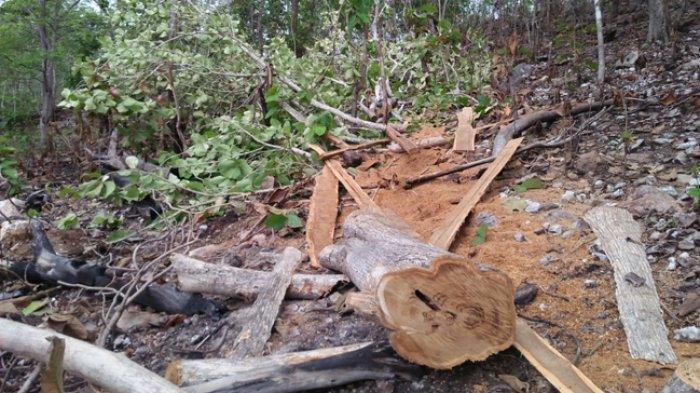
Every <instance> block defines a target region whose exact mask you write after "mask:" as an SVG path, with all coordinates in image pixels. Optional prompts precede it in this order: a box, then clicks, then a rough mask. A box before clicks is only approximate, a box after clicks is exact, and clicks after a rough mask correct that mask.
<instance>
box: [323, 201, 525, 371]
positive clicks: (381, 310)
mask: <svg viewBox="0 0 700 393" xmlns="http://www.w3.org/2000/svg"><path fill="white" fill-rule="evenodd" d="M320 262H321V264H322V265H323V266H324V267H327V268H329V269H333V270H336V271H341V272H344V273H345V274H346V275H347V276H348V277H349V278H350V280H351V281H352V282H353V283H354V284H355V286H357V287H358V288H359V289H360V290H361V291H362V292H363V293H364V294H368V295H372V296H374V297H375V298H376V304H377V308H378V311H377V314H378V317H379V321H380V323H381V324H382V325H383V326H385V327H387V328H389V329H391V330H392V333H391V335H390V342H391V346H392V347H393V348H394V350H396V352H397V353H398V354H399V355H401V356H402V357H403V358H405V359H408V360H410V361H412V362H415V363H418V364H422V365H426V366H429V367H433V368H438V369H449V368H452V367H454V366H456V365H458V364H461V363H463V362H464V361H467V360H483V359H486V358H487V357H488V356H489V355H491V354H493V353H496V352H499V351H502V350H504V349H506V348H508V347H509V346H510V345H512V343H513V337H514V334H515V305H514V303H513V293H514V291H513V286H512V283H511V281H510V279H509V278H508V277H507V276H506V275H505V274H503V273H500V272H497V271H493V270H486V271H481V270H479V269H477V268H476V267H475V266H474V265H473V264H471V263H469V262H468V261H467V260H466V259H465V258H463V257H461V256H459V255H456V254H452V253H450V252H448V251H445V250H443V249H440V248H437V247H434V246H431V245H430V244H427V243H425V242H424V241H423V240H422V239H421V238H420V236H419V235H418V234H416V233H414V232H413V231H411V229H410V228H409V227H408V225H407V224H406V223H405V222H403V221H402V220H401V219H399V218H398V217H393V216H388V215H385V214H382V213H381V212H377V211H375V210H358V211H355V212H353V213H351V214H350V215H349V216H348V217H347V218H346V220H345V223H344V225H343V241H342V243H340V244H335V245H331V246H328V247H326V248H325V249H324V250H323V251H322V252H321V258H320Z"/></svg>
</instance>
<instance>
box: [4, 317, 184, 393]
mask: <svg viewBox="0 0 700 393" xmlns="http://www.w3.org/2000/svg"><path fill="white" fill-rule="evenodd" d="M54 336H55V337H59V338H61V339H62V340H64V341H65V352H64V357H63V367H64V370H65V371H67V372H69V373H71V374H73V375H77V376H79V377H81V378H83V379H85V380H86V381H88V382H89V383H91V384H94V385H96V386H99V387H101V388H102V389H104V390H106V391H108V392H113V393H132V392H143V393H167V392H172V393H175V392H180V391H181V390H180V389H179V388H177V387H176V386H175V385H173V384H171V383H170V382H168V381H167V380H165V379H164V378H162V377H160V376H158V375H156V374H154V373H152V372H150V371H148V370H146V369H145V368H143V367H141V366H139V365H138V364H136V363H134V362H132V361H131V360H129V359H127V358H126V357H125V356H124V355H122V354H118V353H114V352H110V351H107V350H104V349H102V348H98V347H96V346H94V345H92V344H88V343H86V342H84V341H80V340H77V339H74V338H72V337H68V336H65V335H63V334H59V333H56V332H54V331H51V330H44V329H39V328H35V327H33V326H29V325H25V324H22V323H19V322H14V321H11V320H9V319H4V318H0V349H1V350H3V351H9V352H12V353H14V354H15V355H17V356H21V357H27V358H31V359H34V360H37V361H40V362H43V363H47V362H48V361H49V356H50V353H51V348H50V347H51V341H49V340H48V339H49V338H51V337H54ZM18 338H21V339H18Z"/></svg>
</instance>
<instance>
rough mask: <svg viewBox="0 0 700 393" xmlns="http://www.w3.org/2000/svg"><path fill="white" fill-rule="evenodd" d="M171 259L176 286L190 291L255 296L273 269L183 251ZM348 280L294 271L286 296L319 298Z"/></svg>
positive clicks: (288, 297)
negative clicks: (212, 260) (217, 261)
mask: <svg viewBox="0 0 700 393" xmlns="http://www.w3.org/2000/svg"><path fill="white" fill-rule="evenodd" d="M170 261H171V262H172V264H173V267H174V269H175V273H176V274H177V281H178V286H179V287H180V289H182V290H183V291H185V292H191V293H206V294H210V295H222V296H234V297H254V296H256V295H257V294H258V293H259V292H260V290H261V289H262V288H264V287H265V286H266V285H268V284H269V283H270V280H271V279H272V277H273V276H274V273H272V272H264V271H260V270H251V269H241V268H237V267H233V266H227V265H218V264H213V263H207V262H203V261H200V260H199V259H194V258H190V257H187V256H184V255H182V254H173V255H172V256H171V257H170ZM347 281H348V278H347V277H345V276H344V275H342V274H294V275H292V281H291V283H290V284H289V288H288V289H287V294H286V298H287V299H320V298H322V297H324V296H326V295H327V294H329V293H330V292H331V291H332V290H333V288H335V287H336V286H338V285H339V284H341V283H343V282H347Z"/></svg>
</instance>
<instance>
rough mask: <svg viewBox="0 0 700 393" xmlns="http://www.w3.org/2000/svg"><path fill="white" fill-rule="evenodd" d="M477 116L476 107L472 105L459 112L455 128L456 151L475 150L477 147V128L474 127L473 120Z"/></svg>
mask: <svg viewBox="0 0 700 393" xmlns="http://www.w3.org/2000/svg"><path fill="white" fill-rule="evenodd" d="M474 118H476V114H475V113H474V109H472V108H471V107H467V108H462V110H461V111H459V112H458V113H457V122H458V123H457V129H456V130H455V140H454V144H453V145H452V150H454V151H456V152H463V151H474V150H475V149H476V147H475V146H474V145H475V142H474V140H475V139H476V130H474V127H472V122H473V121H474Z"/></svg>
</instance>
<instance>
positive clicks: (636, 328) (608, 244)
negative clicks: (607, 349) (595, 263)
mask: <svg viewBox="0 0 700 393" xmlns="http://www.w3.org/2000/svg"><path fill="white" fill-rule="evenodd" d="M584 219H585V220H586V222H587V223H588V225H590V226H591V229H593V232H594V233H595V234H596V236H597V237H598V239H599V240H600V242H601V246H602V248H603V250H605V254H606V255H607V256H608V258H609V260H610V264H611V265H612V267H613V270H614V273H615V274H614V276H615V284H616V288H615V296H616V298H617V308H618V310H619V311H620V320H621V321H622V326H623V327H624V328H625V334H626V335H627V345H628V347H629V351H630V354H631V355H632V357H633V358H634V359H644V360H650V361H654V362H658V363H661V364H669V363H675V362H676V361H677V358H676V355H675V354H674V353H673V348H672V347H671V343H670V342H669V341H668V329H667V328H666V325H665V324H664V319H663V314H662V312H661V303H660V302H659V295H658V294H657V293H656V285H655V283H654V277H653V276H652V273H651V268H650V267H649V262H648V261H647V258H646V252H645V250H644V245H643V243H642V229H641V226H640V225H639V223H637V222H636V221H634V218H633V217H632V214H630V213H629V212H628V211H627V210H625V209H621V208H619V207H612V206H599V207H596V208H593V209H591V210H589V211H588V213H586V215H585V216H584Z"/></svg>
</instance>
